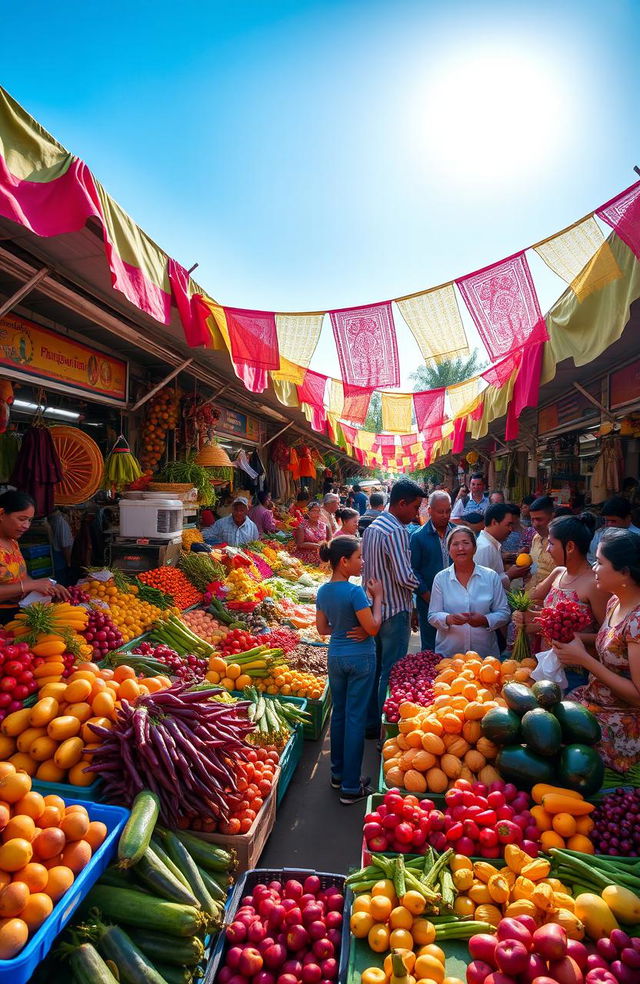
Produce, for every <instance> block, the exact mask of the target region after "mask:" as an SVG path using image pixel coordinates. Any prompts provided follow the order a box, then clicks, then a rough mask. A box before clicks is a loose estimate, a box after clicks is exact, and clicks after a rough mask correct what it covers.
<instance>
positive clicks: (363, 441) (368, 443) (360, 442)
mask: <svg viewBox="0 0 640 984" xmlns="http://www.w3.org/2000/svg"><path fill="white" fill-rule="evenodd" d="M375 439H376V435H375V434H372V433H371V431H365V430H361V431H358V433H357V434H356V447H357V448H360V450H361V451H371V450H372V449H373V444H374V441H375Z"/></svg>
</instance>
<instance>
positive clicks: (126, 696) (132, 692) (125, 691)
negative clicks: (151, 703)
mask: <svg viewBox="0 0 640 984" xmlns="http://www.w3.org/2000/svg"><path fill="white" fill-rule="evenodd" d="M139 696H140V687H139V686H138V684H137V683H136V681H135V680H124V681H123V682H122V683H121V684H120V689H119V690H118V699H119V700H129V701H135V700H137V699H138V697H139Z"/></svg>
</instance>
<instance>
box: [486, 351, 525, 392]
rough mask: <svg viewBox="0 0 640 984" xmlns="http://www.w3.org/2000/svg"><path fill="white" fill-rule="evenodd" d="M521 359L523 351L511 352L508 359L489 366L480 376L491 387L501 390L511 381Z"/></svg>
mask: <svg viewBox="0 0 640 984" xmlns="http://www.w3.org/2000/svg"><path fill="white" fill-rule="evenodd" d="M521 358H522V349H518V351H517V352H510V353H509V355H507V356H506V358H504V359H501V360H500V362H496V364H495V365H493V366H489V368H488V369H485V370H484V372H482V373H480V375H481V376H482V378H483V379H484V380H485V382H487V383H488V384H489V386H495V388H496V389H501V388H502V387H503V386H504V384H505V383H506V382H508V380H509V379H511V376H512V375H513V373H514V372H515V370H516V369H517V368H518V366H519V365H520V360H521Z"/></svg>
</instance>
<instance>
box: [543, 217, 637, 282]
mask: <svg viewBox="0 0 640 984" xmlns="http://www.w3.org/2000/svg"><path fill="white" fill-rule="evenodd" d="M535 249H536V253H537V254H538V256H539V257H540V258H541V259H542V260H544V262H545V263H546V264H547V266H548V267H549V269H550V270H553V272H554V273H557V274H558V276H559V277H562V279H563V280H564V281H565V283H567V284H569V286H570V287H571V289H572V290H573V292H574V293H575V294H576V296H577V297H578V300H580V301H583V300H584V299H585V297H588V296H589V294H592V293H593V292H594V291H596V290H600V288H602V287H604V286H605V285H606V284H608V283H610V282H611V281H612V280H615V279H617V278H618V277H621V276H622V273H621V271H620V268H619V267H618V264H617V263H616V261H615V258H614V256H613V253H612V252H611V249H610V247H609V246H608V245H607V244H606V243H605V241H604V236H603V235H602V232H601V231H600V226H599V225H598V223H597V222H596V220H595V219H594V218H593V216H589V218H587V219H584V221H582V222H581V223H580V224H579V225H577V226H574V228H573V229H569V230H568V232H563V233H561V234H560V235H559V236H554V237H553V239H550V240H549V241H548V242H546V243H543V244H542V245H541V246H536V248H535Z"/></svg>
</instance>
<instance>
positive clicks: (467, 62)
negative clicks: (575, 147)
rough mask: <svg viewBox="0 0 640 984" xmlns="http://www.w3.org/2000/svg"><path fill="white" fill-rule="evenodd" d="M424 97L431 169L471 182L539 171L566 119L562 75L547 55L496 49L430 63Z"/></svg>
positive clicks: (567, 99)
mask: <svg viewBox="0 0 640 984" xmlns="http://www.w3.org/2000/svg"><path fill="white" fill-rule="evenodd" d="M505 43H506V42H505ZM467 50H468V49H467ZM422 100H423V108H422V113H423V114H424V112H425V109H426V120H425V123H426V133H425V136H426V148H425V155H426V157H427V159H428V161H429V163H430V165H431V166H432V167H433V168H434V169H437V170H439V171H442V172H443V173H445V174H446V175H448V176H449V177H450V178H453V179H456V180H457V179H460V178H463V177H464V178H465V179H466V181H469V180H470V179H471V180H473V179H475V180H474V181H473V183H477V180H478V179H479V180H481V181H482V182H483V183H484V184H486V183H487V182H491V181H494V182H496V183H497V182H500V183H501V184H503V183H504V182H505V180H507V179H509V178H510V177H513V178H515V177H516V175H517V176H518V180H519V181H521V180H522V177H523V172H524V173H528V172H534V173H538V174H539V173H540V169H541V168H544V167H545V165H546V166H550V165H551V164H552V162H553V160H554V158H556V159H557V155H558V151H559V150H560V149H561V145H562V150H564V143H565V140H564V139H563V131H564V130H565V129H566V128H567V125H568V123H569V124H570V123H571V122H572V121H571V120H570V117H569V114H570V112H571V102H572V100H571V97H570V91H569V86H568V84H567V76H566V74H565V75H564V77H563V76H561V74H560V72H559V71H558V68H557V66H556V65H555V64H554V62H553V61H552V60H551V58H550V56H549V55H548V54H547V55H545V54H544V53H538V52H536V53H531V52H529V51H516V50H513V49H510V50H508V51H506V50H504V48H502V47H499V46H495V45H493V46H490V47H489V46H487V47H483V48H482V49H480V50H476V51H475V52H473V51H471V52H470V53H468V54H466V53H464V52H462V51H461V52H460V53H459V54H456V55H454V56H452V57H449V58H444V59H442V60H436V61H435V62H434V63H433V64H432V66H431V71H430V72H429V76H428V78H427V84H426V88H425V89H424V90H423V93H422ZM425 104H426V105H425ZM568 117H569V118H568Z"/></svg>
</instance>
